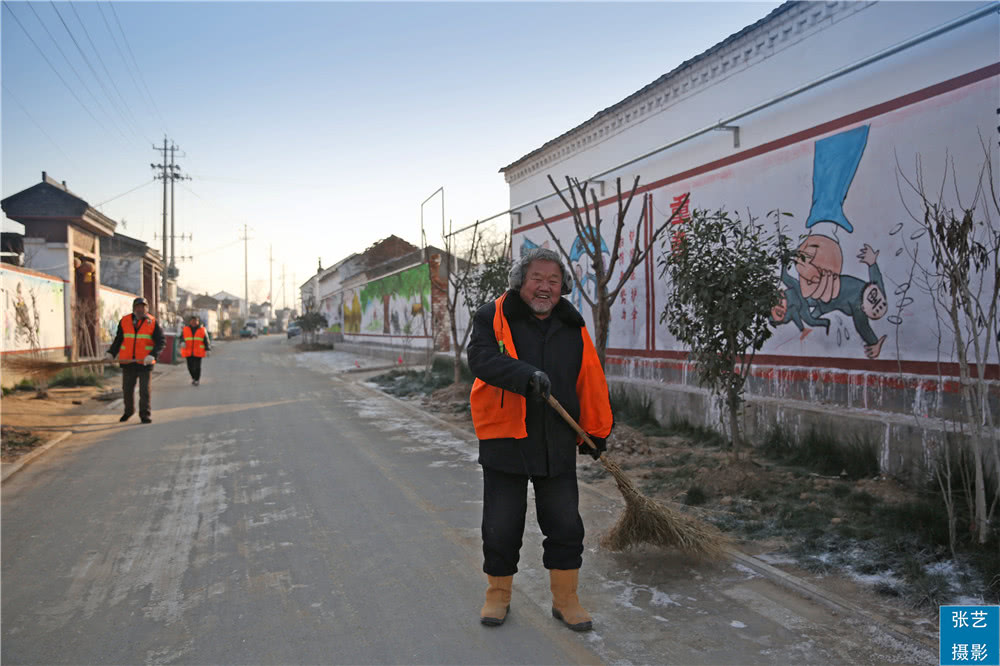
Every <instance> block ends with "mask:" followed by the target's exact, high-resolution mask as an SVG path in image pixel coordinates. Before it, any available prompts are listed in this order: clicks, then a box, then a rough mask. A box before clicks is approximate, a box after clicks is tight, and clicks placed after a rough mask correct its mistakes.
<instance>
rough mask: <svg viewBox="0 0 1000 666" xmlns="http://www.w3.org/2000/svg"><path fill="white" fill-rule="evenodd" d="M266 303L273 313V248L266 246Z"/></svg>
mask: <svg viewBox="0 0 1000 666" xmlns="http://www.w3.org/2000/svg"><path fill="white" fill-rule="evenodd" d="M267 302H268V304H269V305H270V306H271V312H274V246H273V245H268V246H267Z"/></svg>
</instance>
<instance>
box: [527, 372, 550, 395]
mask: <svg viewBox="0 0 1000 666" xmlns="http://www.w3.org/2000/svg"><path fill="white" fill-rule="evenodd" d="M550 393H552V381H551V380H550V379H549V376H548V375H547V374H545V373H544V372H542V371H541V370H535V372H534V373H533V374H532V375H531V379H529V380H528V395H529V396H530V397H531V399H532V400H536V401H538V402H545V401H546V400H548V399H549V394H550Z"/></svg>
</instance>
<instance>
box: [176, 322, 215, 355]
mask: <svg viewBox="0 0 1000 666" xmlns="http://www.w3.org/2000/svg"><path fill="white" fill-rule="evenodd" d="M181 335H183V336H184V346H183V347H181V356H183V357H184V358H187V357H189V356H191V354H192V353H193V354H194V356H195V357H196V358H205V336H206V335H208V334H207V333H206V332H205V327H204V326H199V327H198V330H197V331H195V332H194V333H192V332H191V327H190V326H185V327H184V330H183V331H182V332H181Z"/></svg>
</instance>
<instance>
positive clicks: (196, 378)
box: [181, 314, 212, 386]
mask: <svg viewBox="0 0 1000 666" xmlns="http://www.w3.org/2000/svg"><path fill="white" fill-rule="evenodd" d="M181 338H182V339H181V356H183V357H184V358H185V359H187V367H188V374H190V375H191V385H192V386H197V385H198V384H199V382H201V359H203V358H205V357H206V356H208V352H209V350H210V349H211V348H212V340H211V338H210V337H209V336H208V331H206V330H205V327H204V326H202V325H201V319H200V318H199V317H198V315H196V314H193V315H191V318H190V319H188V325H187V326H185V327H184V330H183V331H182V333H181Z"/></svg>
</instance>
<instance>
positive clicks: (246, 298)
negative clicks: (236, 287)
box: [240, 224, 250, 319]
mask: <svg viewBox="0 0 1000 666" xmlns="http://www.w3.org/2000/svg"><path fill="white" fill-rule="evenodd" d="M249 239H250V236H249V235H248V233H247V225H246V224H244V225H243V238H242V239H240V240H242V241H243V302H244V303H246V306H245V307H246V312H245V313H244V315H243V318H244V319H249V318H250V281H249V278H248V277H247V276H248V275H249V272H248V267H247V241H248V240H249Z"/></svg>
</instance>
